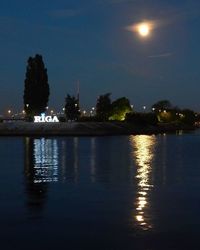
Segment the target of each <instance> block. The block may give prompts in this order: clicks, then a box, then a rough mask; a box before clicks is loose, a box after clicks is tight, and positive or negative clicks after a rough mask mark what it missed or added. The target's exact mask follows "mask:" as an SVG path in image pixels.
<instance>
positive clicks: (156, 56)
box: [148, 53, 173, 58]
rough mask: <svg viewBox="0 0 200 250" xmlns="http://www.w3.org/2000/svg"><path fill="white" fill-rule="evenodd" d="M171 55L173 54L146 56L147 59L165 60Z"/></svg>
mask: <svg viewBox="0 0 200 250" xmlns="http://www.w3.org/2000/svg"><path fill="white" fill-rule="evenodd" d="M172 55H173V53H163V54H158V55H151V56H148V58H166V57H170V56H172Z"/></svg>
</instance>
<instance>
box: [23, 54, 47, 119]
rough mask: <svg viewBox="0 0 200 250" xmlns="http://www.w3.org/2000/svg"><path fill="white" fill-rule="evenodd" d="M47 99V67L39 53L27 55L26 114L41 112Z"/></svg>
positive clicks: (44, 108)
mask: <svg viewBox="0 0 200 250" xmlns="http://www.w3.org/2000/svg"><path fill="white" fill-rule="evenodd" d="M48 100H49V84H48V75H47V69H46V68H45V66H44V62H43V59H42V56H41V55H35V57H29V59H28V65H27V68H26V79H25V86H24V110H25V112H26V114H27V116H33V115H36V114H37V115H38V114H41V113H42V112H44V111H45V110H46V107H47V104H48Z"/></svg>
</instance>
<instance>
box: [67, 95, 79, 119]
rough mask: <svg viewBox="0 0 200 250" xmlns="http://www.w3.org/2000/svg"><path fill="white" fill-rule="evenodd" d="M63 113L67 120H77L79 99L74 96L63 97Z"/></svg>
mask: <svg viewBox="0 0 200 250" xmlns="http://www.w3.org/2000/svg"><path fill="white" fill-rule="evenodd" d="M65 115H66V118H67V120H72V121H73V120H75V121H77V120H78V118H79V117H80V109H79V101H78V99H76V98H75V97H74V96H70V95H67V97H66V98H65Z"/></svg>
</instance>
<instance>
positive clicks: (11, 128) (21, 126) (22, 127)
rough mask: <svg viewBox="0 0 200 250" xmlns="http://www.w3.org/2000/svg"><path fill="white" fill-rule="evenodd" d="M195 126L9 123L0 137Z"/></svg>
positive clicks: (170, 129)
mask: <svg viewBox="0 0 200 250" xmlns="http://www.w3.org/2000/svg"><path fill="white" fill-rule="evenodd" d="M194 129H195V128H194V127H193V126H185V125H184V126H183V125H182V126H180V125H179V126H177V125H158V126H136V125H134V124H132V123H126V122H68V123H64V122H63V123H62V122H61V123H31V122H23V121H16V122H8V123H1V124H0V136H107V135H137V134H147V135H149V134H162V133H175V132H176V131H178V130H184V131H189V130H194Z"/></svg>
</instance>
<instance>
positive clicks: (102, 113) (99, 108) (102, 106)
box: [96, 93, 111, 121]
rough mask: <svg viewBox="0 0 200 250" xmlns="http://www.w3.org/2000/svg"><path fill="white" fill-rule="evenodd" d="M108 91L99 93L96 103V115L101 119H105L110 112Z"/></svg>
mask: <svg viewBox="0 0 200 250" xmlns="http://www.w3.org/2000/svg"><path fill="white" fill-rule="evenodd" d="M110 95H111V94H110V93H107V94H105V95H100V96H99V97H98V99H97V104H96V116H97V117H98V119H99V120H101V121H107V120H108V119H109V117H110V114H111V100H110Z"/></svg>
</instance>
